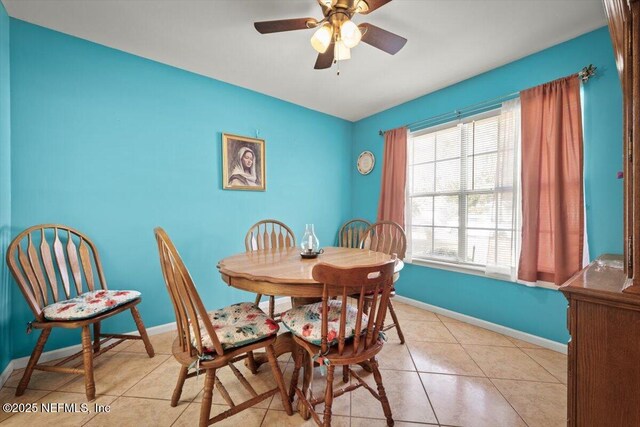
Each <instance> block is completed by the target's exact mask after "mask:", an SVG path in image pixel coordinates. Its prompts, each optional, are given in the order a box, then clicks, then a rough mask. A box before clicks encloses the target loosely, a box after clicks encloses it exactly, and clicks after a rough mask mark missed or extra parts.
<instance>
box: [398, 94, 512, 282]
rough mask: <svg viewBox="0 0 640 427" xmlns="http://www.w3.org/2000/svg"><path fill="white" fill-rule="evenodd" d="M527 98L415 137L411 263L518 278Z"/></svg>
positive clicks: (410, 158) (411, 146)
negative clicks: (520, 162) (521, 133)
mask: <svg viewBox="0 0 640 427" xmlns="http://www.w3.org/2000/svg"><path fill="white" fill-rule="evenodd" d="M519 119H520V108H519V100H514V101H508V102H506V103H504V104H503V106H502V108H501V109H496V110H493V111H489V112H486V113H483V114H481V115H477V116H474V117H472V118H469V119H465V120H462V121H456V122H455V123H447V124H444V125H440V126H437V127H433V128H429V129H426V130H421V131H417V132H413V133H411V134H410V137H409V142H408V143H409V147H408V151H407V152H408V162H407V164H408V175H407V178H408V179H407V181H408V182H407V203H406V206H407V215H406V218H407V224H406V228H405V229H406V230H407V235H408V244H409V251H408V258H410V260H425V261H440V262H446V263H453V264H460V265H467V266H469V267H474V268H476V269H484V270H485V271H486V272H487V274H492V275H500V276H509V277H510V278H512V277H515V276H514V275H515V271H516V263H517V256H518V237H519V234H520V229H519V200H518V194H519V193H518V188H517V187H518V185H517V183H518V181H519V178H518V175H517V174H518V173H519V172H518V170H519V168H518V164H517V158H518V156H517V152H518V149H519V139H520V138H519V129H520V122H519Z"/></svg>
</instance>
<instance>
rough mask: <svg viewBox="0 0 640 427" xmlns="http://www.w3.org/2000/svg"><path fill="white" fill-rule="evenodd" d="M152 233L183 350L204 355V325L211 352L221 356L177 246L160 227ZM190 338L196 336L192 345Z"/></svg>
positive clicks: (217, 343) (205, 311)
mask: <svg viewBox="0 0 640 427" xmlns="http://www.w3.org/2000/svg"><path fill="white" fill-rule="evenodd" d="M154 233H155V235H156V241H157V242H158V252H159V254H160V266H161V267H162V275H163V276H164V281H165V284H166V285H167V291H168V292H169V297H170V298H171V303H172V304H173V310H174V312H175V315H176V324H177V326H178V337H179V338H180V344H181V346H182V350H183V351H185V352H186V351H189V354H190V355H191V356H195V355H199V354H203V353H204V352H205V351H204V346H203V344H202V334H201V333H200V326H199V322H200V323H202V324H203V325H204V327H205V329H206V331H207V333H208V334H209V337H211V342H212V343H213V347H214V348H213V350H215V352H216V353H217V354H218V355H222V354H223V353H224V351H223V350H222V345H221V344H220V341H219V340H218V336H217V335H216V332H215V330H214V329H213V325H212V324H211V320H210V319H209V316H208V315H207V310H206V309H205V307H204V304H202V300H201V299H200V295H199V294H198V291H197V289H196V287H195V285H194V283H193V279H192V278H191V275H190V274H189V271H188V270H187V267H186V266H185V265H184V263H183V262H182V258H180V255H179V254H178V251H177V249H176V247H175V246H174V245H173V242H172V241H171V239H169V236H168V235H167V233H166V232H165V231H164V230H163V229H162V228H160V227H157V228H156V229H155V230H154ZM192 336H194V337H195V342H196V345H195V346H194V345H192Z"/></svg>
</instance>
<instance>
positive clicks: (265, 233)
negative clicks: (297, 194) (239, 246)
mask: <svg viewBox="0 0 640 427" xmlns="http://www.w3.org/2000/svg"><path fill="white" fill-rule="evenodd" d="M294 246H296V236H295V235H294V234H293V231H291V229H290V228H289V227H288V226H287V225H285V224H284V223H282V222H280V221H276V220H275V219H265V220H262V221H259V222H257V223H255V224H253V225H252V226H251V228H249V231H247V235H246V236H245V238H244V247H245V250H246V251H247V252H252V251H257V250H260V249H272V248H292V247H294ZM261 299H262V294H256V304H259V303H260V300H261ZM274 309H275V297H274V296H273V295H269V317H271V318H275V317H276V313H274Z"/></svg>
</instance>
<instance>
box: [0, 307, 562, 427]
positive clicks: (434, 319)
mask: <svg viewBox="0 0 640 427" xmlns="http://www.w3.org/2000/svg"><path fill="white" fill-rule="evenodd" d="M395 307H396V311H397V312H398V317H399V318H400V322H401V324H402V327H403V330H404V331H405V337H406V339H407V342H406V344H405V345H401V344H400V343H399V340H398V337H397V334H396V333H395V330H392V331H389V332H388V333H387V338H388V341H387V343H386V344H385V346H384V349H383V351H382V353H381V354H380V355H379V361H380V367H381V370H382V377H383V381H384V384H385V388H386V390H387V395H388V396H389V400H390V402H391V408H392V411H393V416H394V419H395V420H396V426H398V427H409V426H414V427H416V426H419V425H442V426H490V427H498V426H530V427H537V426H540V427H549V426H564V425H566V421H565V420H566V394H567V388H566V376H567V360H566V356H564V355H563V354H560V353H556V352H554V351H551V350H547V349H544V348H541V347H538V346H536V345H533V344H529V343H526V342H523V341H520V340H516V339H513V338H510V337H506V336H504V335H500V334H497V333H495V332H491V331H488V330H486V329H482V328H478V327H476V326H473V325H469V324H467V323H463V322H459V321H457V320H454V319H450V318H447V317H445V316H441V315H436V314H434V313H431V312H429V311H425V310H422V309H419V308H415V307H412V306H409V305H405V304H402V303H399V302H395ZM279 308H280V309H282V308H283V307H279ZM173 339H174V333H165V334H160V335H155V336H152V337H151V340H152V342H153V345H154V348H155V350H156V356H155V357H154V358H153V359H149V358H148V357H147V355H146V353H145V351H144V347H143V346H142V344H141V343H140V342H131V343H125V344H122V345H120V346H118V347H116V348H115V349H114V351H111V352H108V353H106V354H105V355H103V356H101V357H99V358H97V359H96V372H95V377H96V388H97V392H98V397H97V400H96V403H98V404H100V405H108V406H109V408H110V411H109V412H108V413H104V412H103V413H96V412H95V410H94V404H93V403H91V404H90V405H89V409H90V411H89V413H83V412H80V413H63V412H60V413H53V414H52V413H49V414H43V413H23V414H13V415H12V414H7V413H4V412H2V411H0V425H2V426H12V425H16V426H18V425H19V426H24V425H51V426H55V427H63V426H82V425H87V426H119V425H136V426H193V425H197V422H198V416H199V408H200V401H201V399H202V386H203V382H204V376H202V375H201V376H199V377H198V378H196V379H189V380H187V382H186V384H185V387H184V390H183V392H182V398H181V401H180V404H179V405H178V406H177V407H176V408H172V407H171V406H170V405H169V399H170V398H171V393H172V391H173V387H174V385H175V380H176V378H177V374H178V366H179V365H178V364H177V362H175V360H174V359H173V357H172V356H171V350H170V349H171V343H172V342H173ZM237 366H238V368H240V369H241V370H244V369H245V368H244V366H242V364H241V363H239V364H237ZM280 366H281V368H282V370H283V372H284V375H285V381H286V382H287V384H288V382H289V380H290V378H291V372H292V369H293V364H292V362H291V359H290V357H289V356H288V355H283V356H282V357H281V358H280ZM244 373H245V375H247V377H248V378H249V379H250V381H251V383H252V385H253V386H254V387H255V388H256V390H257V391H258V392H261V391H264V390H267V389H268V388H272V387H274V385H273V384H274V382H273V379H272V377H271V373H270V370H269V369H268V367H267V366H263V367H262V368H261V369H260V372H259V374H258V375H256V376H252V375H251V374H250V373H248V372H246V370H245V372H244ZM21 374H22V372H21V370H20V371H16V372H14V373H13V375H12V376H11V377H10V378H9V380H8V381H7V383H6V384H5V386H4V387H3V388H2V389H1V390H0V402H1V403H7V402H22V403H30V402H38V403H47V402H53V403H77V404H82V403H86V400H85V396H84V385H83V379H82V377H80V376H77V375H76V376H74V375H65V374H57V373H50V372H38V371H36V372H35V373H34V375H33V377H32V379H31V383H30V384H29V390H27V392H26V393H25V394H24V395H23V396H22V397H20V398H16V397H15V396H14V393H15V387H16V385H17V383H18V381H19V379H20V376H21ZM361 375H363V376H364V377H365V378H366V380H367V381H371V382H372V380H373V379H372V376H371V375H370V374H367V373H366V372H361ZM336 377H340V378H336V385H337V386H340V385H341V377H342V376H341V375H336ZM219 378H220V380H221V381H222V382H223V384H225V386H226V387H227V389H228V391H229V392H230V394H231V397H232V398H233V400H234V401H235V402H241V401H242V400H245V399H247V398H248V397H249V396H248V394H247V392H246V391H245V389H244V388H243V387H242V386H240V385H239V384H238V383H237V381H235V377H234V376H233V374H232V373H231V372H229V369H225V370H223V371H221V372H220V374H219ZM323 386H324V378H323V377H322V376H321V374H320V372H319V371H316V372H315V373H314V380H313V383H312V388H313V390H314V392H315V394H316V395H318V394H320V393H321V390H322V389H323ZM213 403H214V404H213V408H212V415H214V414H217V413H220V412H222V411H224V410H226V408H227V406H226V405H225V402H224V400H223V399H222V397H221V396H220V395H219V394H218V393H217V392H215V391H214V401H213ZM333 413H334V417H333V425H334V426H351V427H356V426H363V427H376V426H384V425H386V423H385V421H384V416H383V413H382V409H381V407H380V404H379V403H378V401H377V400H375V399H374V398H373V397H372V396H371V395H369V393H368V392H367V391H366V390H364V389H363V388H360V389H358V390H356V391H354V392H353V393H348V394H346V395H343V396H340V397H338V398H336V400H335V401H334V407H333ZM216 425H218V426H237V425H241V426H242V427H252V426H307V425H308V426H312V425H314V424H313V423H312V422H311V421H306V422H305V421H304V420H303V419H302V418H301V417H300V416H299V415H298V414H297V413H296V414H294V415H293V416H291V417H288V416H287V415H286V413H285V412H284V411H283V408H282V404H281V402H280V401H279V397H278V396H275V397H274V398H272V399H268V400H266V401H263V402H261V403H260V404H258V405H256V406H255V407H253V408H251V409H248V410H246V411H244V412H241V413H240V414H238V415H235V416H233V417H231V418H228V419H226V420H224V421H223V422H221V423H219V424H216Z"/></svg>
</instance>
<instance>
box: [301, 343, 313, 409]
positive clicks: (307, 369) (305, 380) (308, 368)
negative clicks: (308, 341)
mask: <svg viewBox="0 0 640 427" xmlns="http://www.w3.org/2000/svg"><path fill="white" fill-rule="evenodd" d="M313 366H314V364H313V360H312V359H311V356H310V355H309V353H308V352H307V351H304V355H303V358H302V394H303V395H305V396H308V394H309V386H310V385H311V377H312V376H313ZM298 412H299V413H300V416H301V417H302V418H303V419H305V420H308V419H309V418H311V413H310V412H309V408H307V405H305V404H304V403H302V402H301V401H300V400H299V399H298Z"/></svg>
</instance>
